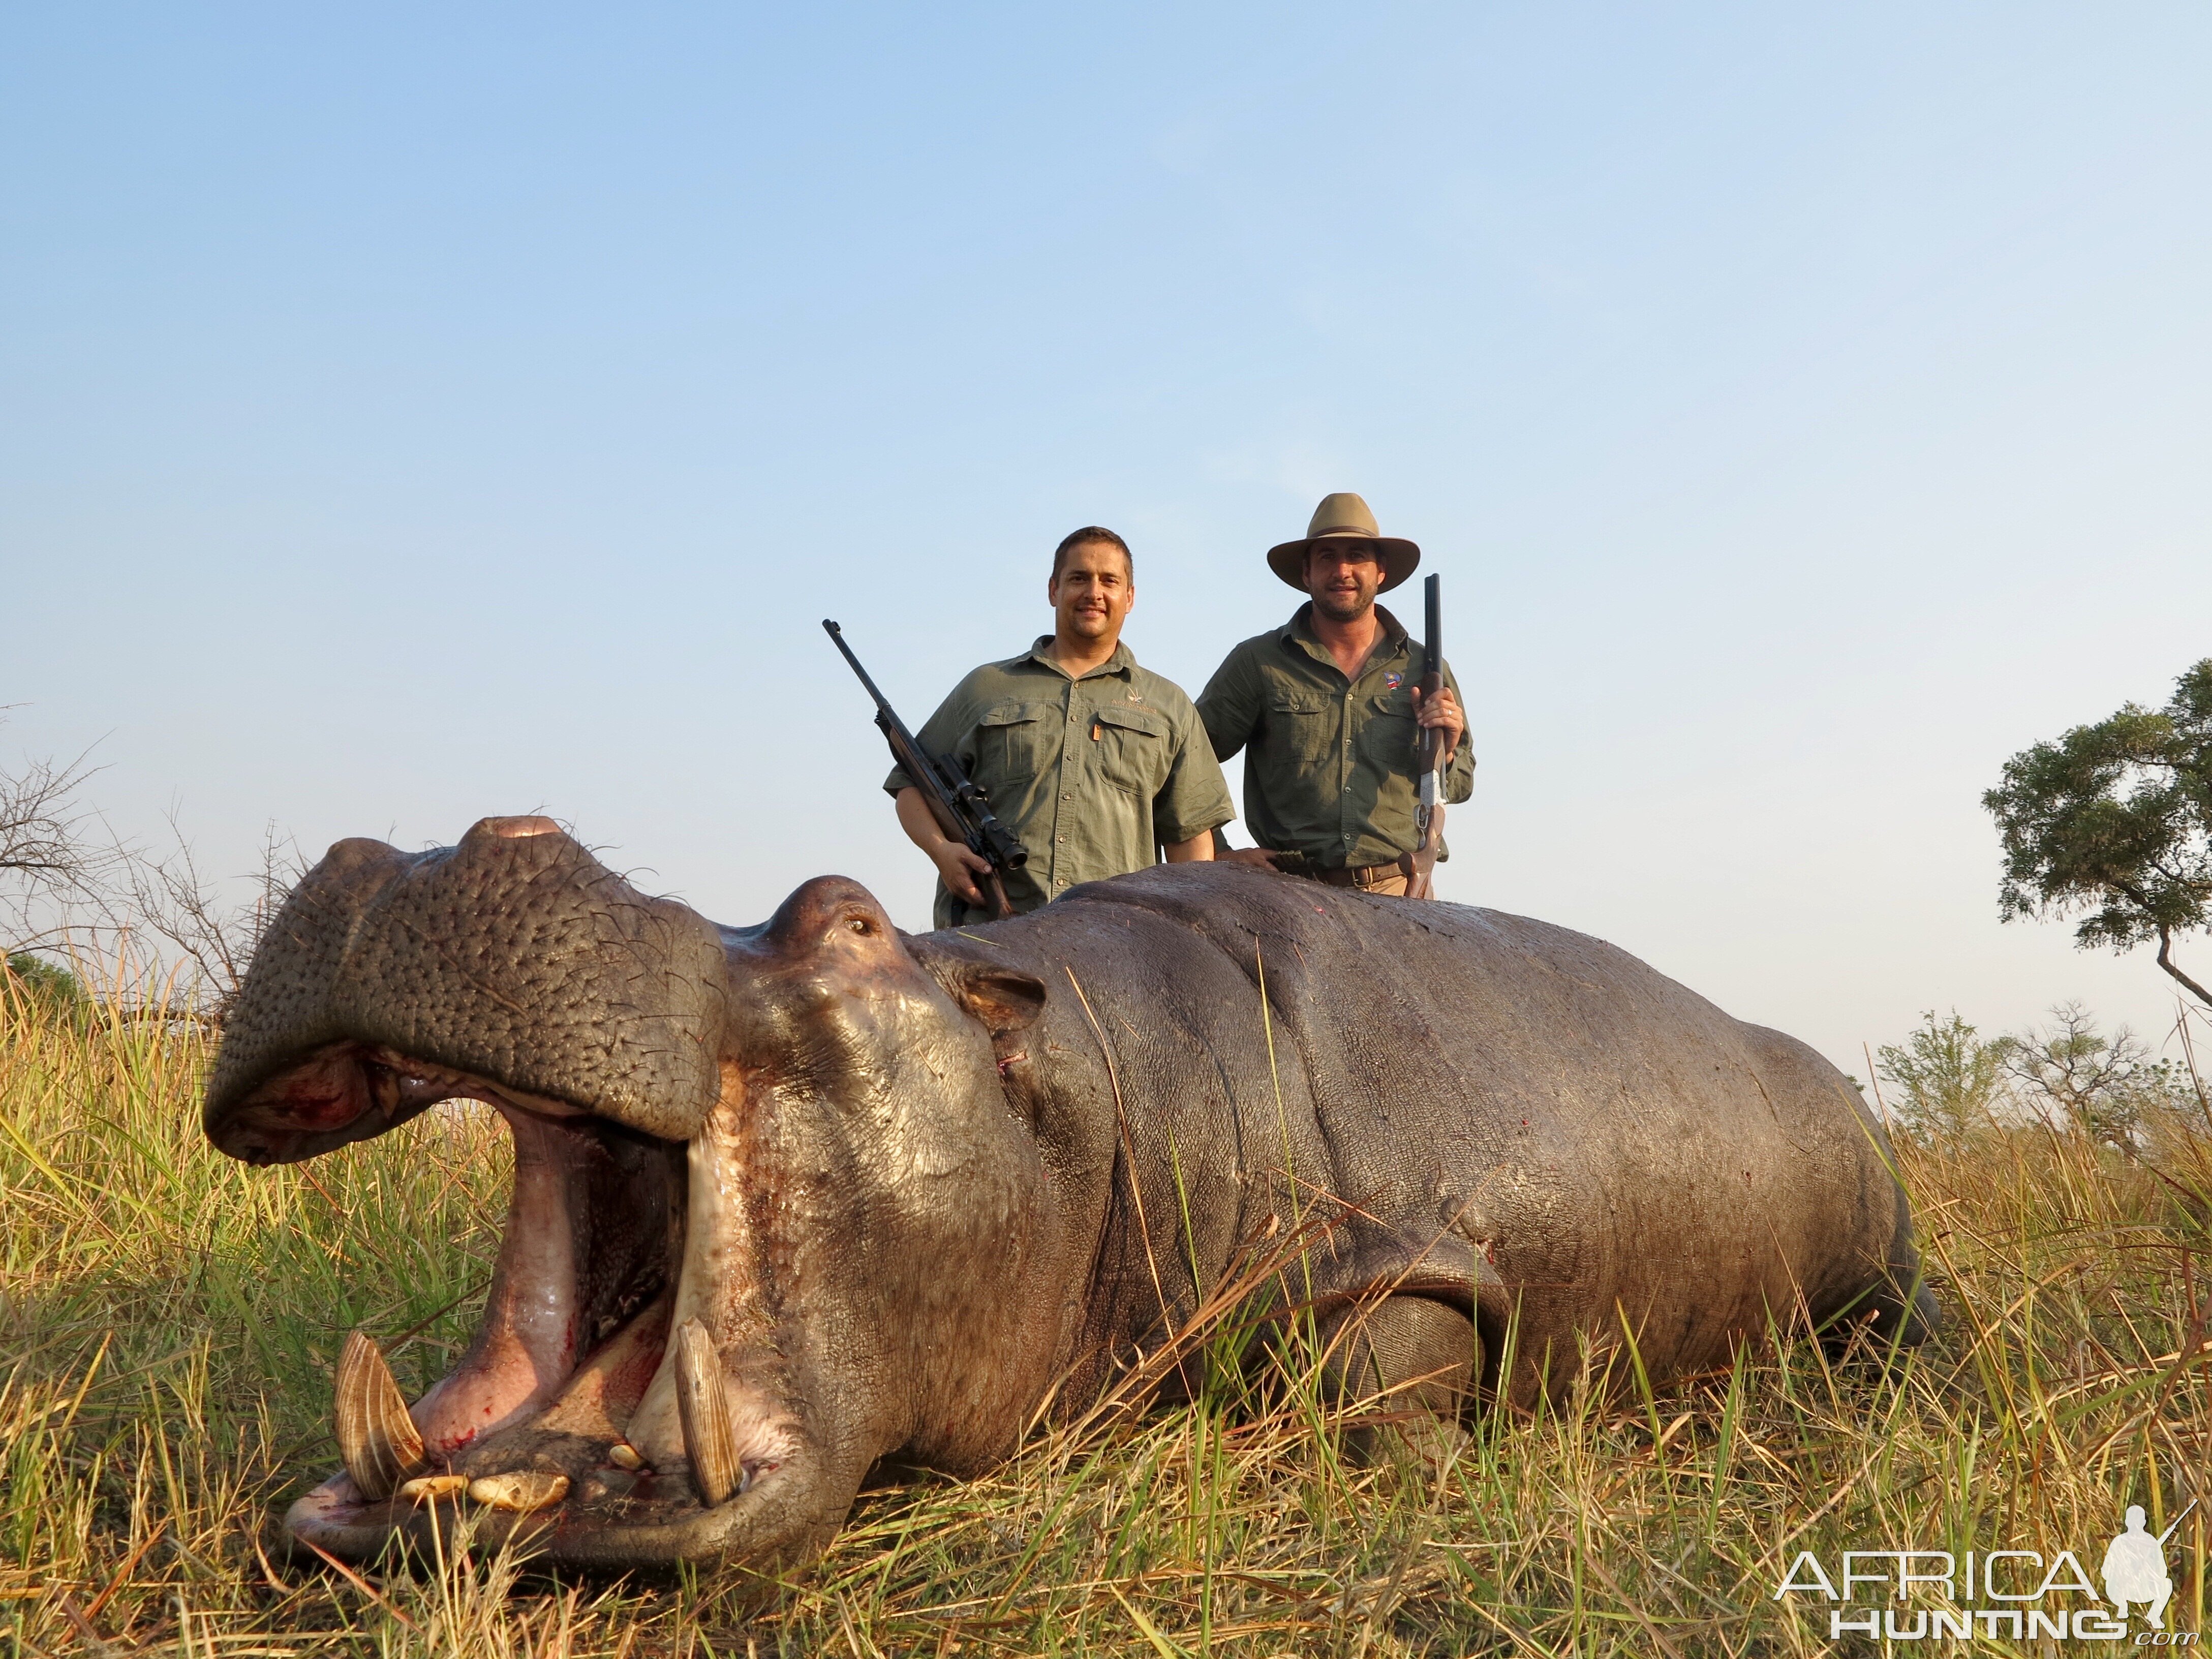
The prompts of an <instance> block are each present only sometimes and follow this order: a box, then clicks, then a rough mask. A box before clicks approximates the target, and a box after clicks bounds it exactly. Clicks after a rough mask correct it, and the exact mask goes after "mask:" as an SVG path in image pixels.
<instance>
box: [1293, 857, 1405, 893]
mask: <svg viewBox="0 0 2212 1659" xmlns="http://www.w3.org/2000/svg"><path fill="white" fill-rule="evenodd" d="M1408 862H1410V860H1407V859H1393V860H1390V862H1389V863H1388V864H1362V865H1358V866H1346V865H1339V866H1337V867H1336V868H1334V869H1333V870H1309V871H1308V872H1307V873H1308V874H1309V875H1310V876H1312V877H1313V878H1314V879H1315V880H1316V881H1325V882H1327V883H1328V884H1329V885H1330V886H1331V887H1374V886H1377V885H1379V884H1382V883H1383V882H1386V881H1389V880H1392V879H1395V878H1397V877H1399V876H1405V875H1407V874H1408V872H1407V868H1406V866H1407V863H1408Z"/></svg>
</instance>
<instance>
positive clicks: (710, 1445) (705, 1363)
mask: <svg viewBox="0 0 2212 1659" xmlns="http://www.w3.org/2000/svg"><path fill="white" fill-rule="evenodd" d="M676 1415H677V1418H678V1420H679V1421H680V1422H681V1423H682V1424H683V1425H684V1455H686V1456H688V1457H690V1460H691V1484H692V1485H693V1486H696V1487H698V1488H699V1495H700V1496H701V1497H702V1498H705V1499H706V1500H707V1503H708V1507H709V1508H712V1507H713V1506H714V1505H715V1504H720V1503H721V1502H723V1501H724V1500H725V1499H726V1498H729V1496H730V1495H731V1494H732V1492H738V1491H739V1490H741V1489H742V1488H743V1486H744V1477H745V1472H744V1464H743V1463H742V1462H740V1461H739V1460H738V1432H737V1427H736V1425H734V1424H732V1422H731V1421H730V1399H729V1395H727V1394H726V1393H725V1392H724V1391H723V1388H722V1357H721V1356H720V1354H718V1353H716V1352H714V1339H713V1338H712V1337H710V1336H708V1334H707V1328H706V1327H705V1326H704V1325H702V1324H701V1323H700V1322H698V1321H697V1320H696V1319H687V1320H685V1321H684V1322H683V1324H681V1325H680V1326H678V1328H677V1331H676Z"/></svg>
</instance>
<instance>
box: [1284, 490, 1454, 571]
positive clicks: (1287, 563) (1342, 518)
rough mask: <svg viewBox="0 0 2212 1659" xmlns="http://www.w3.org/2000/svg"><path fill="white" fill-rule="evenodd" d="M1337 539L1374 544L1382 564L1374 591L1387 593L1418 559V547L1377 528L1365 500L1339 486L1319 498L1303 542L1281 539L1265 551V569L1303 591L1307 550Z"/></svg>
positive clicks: (1419, 553) (1379, 561)
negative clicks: (1320, 543)
mask: <svg viewBox="0 0 2212 1659" xmlns="http://www.w3.org/2000/svg"><path fill="white" fill-rule="evenodd" d="M1338 541H1346V542H1349V541H1357V542H1364V543H1371V544H1373V546H1374V549H1375V557H1376V562H1378V563H1380V564H1381V565H1382V567H1383V586H1382V587H1381V588H1380V589H1378V590H1377V591H1378V592H1384V593H1388V592H1389V591H1390V590H1391V589H1392V588H1394V587H1395V586H1397V585H1398V584H1399V583H1400V582H1402V581H1403V580H1406V578H1407V577H1408V576H1410V575H1412V574H1413V567H1414V566H1416V565H1418V564H1419V563H1420V562H1421V550H1420V549H1419V548H1418V547H1416V546H1414V545H1413V543H1411V542H1409V541H1407V539H1406V538H1404V537H1402V536H1385V535H1383V534H1382V533H1381V532H1379V531H1378V530H1377V529H1376V526H1375V515H1374V514H1373V513H1370V512H1369V511H1368V510H1367V503H1366V502H1365V501H1362V500H1361V499H1360V498H1359V497H1358V496H1357V495H1353V494H1352V492H1351V491H1350V490H1348V489H1340V490H1339V491H1337V492H1336V494H1335V495H1324V496H1322V501H1321V505H1320V506H1319V507H1316V508H1314V515H1313V522H1312V523H1311V524H1310V525H1308V526H1306V533H1305V538H1304V540H1303V541H1295V542H1284V543H1283V544H1280V545H1279V546H1276V547H1271V548H1269V549H1268V550H1267V568H1269V569H1270V570H1272V571H1273V572H1274V573H1275V574H1277V575H1278V576H1280V577H1281V578H1282V579H1283V580H1285V581H1286V582H1288V583H1289V584H1290V585H1291V586H1293V587H1295V588H1297V590H1298V592H1301V593H1303V592H1305V591H1306V550H1307V549H1308V548H1310V547H1311V546H1312V545H1313V544H1315V543H1316V542H1338Z"/></svg>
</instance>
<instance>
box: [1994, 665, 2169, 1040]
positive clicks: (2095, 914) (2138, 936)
mask: <svg viewBox="0 0 2212 1659" xmlns="http://www.w3.org/2000/svg"><path fill="white" fill-rule="evenodd" d="M1982 805H1984V807H1986V808H1988V809H1989V811H1990V814H1991V815H1992V816H1993V817H1995V818H1996V822H1997V830H1998V833H1999V835H2000V836H2002V840H2003V844H2004V858H2005V871H2004V881H2003V884H2002V885H2001V886H2000V887H1999V889H1998V891H1997V903H1998V909H1999V912H2000V914H2001V915H2002V916H2003V918H2004V919H2005V920H2006V921H2012V920H2013V919H2014V918H2015V917H2016V916H2046V915H2049V916H2064V915H2080V914H2081V913H2083V912H2087V915H2085V916H2084V917H2083V920H2082V922H2081V926H2080V927H2078V928H2076V929H2075V934H2074V937H2075V941H2076V942H2077V943H2078V944H2080V945H2081V946H2082V947H2083V948H2085V949H2086V948H2087V947H2089V946H2091V945H2109V946H2111V947H2112V949H2114V950H2126V949H2128V948H2129V947H2130V946H2132V945H2143V944H2148V943H2149V942H2150V941H2151V940H2153V939H2156V940H2157V941H2158V965H2159V966H2160V968H2162V969H2165V970H2166V972H2167V973H2168V974H2171V975H2172V976H2173V978H2174V980H2175V981H2177V982H2178V983H2179V984H2180V985H2182V986H2184V987H2186V988H2187V989H2188V990H2189V991H2190V992H2191V994H2193V995H2195V996H2196V997H2197V1000H2199V1001H2201V1002H2203V1004H2204V1005H2205V1006H2207V1007H2208V1008H2212V991H2208V990H2206V989H2205V988H2204V987H2203V985H2201V984H2199V983H2198V982H2197V981H2196V980H2194V979H2192V978H2191V977H2190V976H2189V975H2187V974H2186V973H2184V972H2183V971H2182V969H2181V967H2180V965H2179V963H2176V962H2175V961H2174V959H2173V937H2174V935H2175V934H2177V933H2191V932H2192V931H2194V930H2196V929H2198V928H2203V927H2212V657H2208V658H2206V659H2204V660H2203V662H2200V663H2198V664H2197V665H2196V666H2195V667H2194V668H2191V670H2189V671H2188V672H2186V673H2185V674H2184V675H2182V677H2181V678H2180V681H2179V683H2178V684H2176V685H2175V687H2174V691H2173V696H2172V698H2171V699H2170V700H2169V701H2168V702H2167V703H2166V707H2165V708H2162V709H2156V710H2153V709H2147V708H2139V707H2137V706H2136V704H2134V703H2129V704H2127V705H2126V706H2125V707H2124V708H2122V709H2121V710H2120V712H2119V713H2118V714H2114V715H2112V716H2111V717H2110V718H2109V719H2106V720H2100V721H2098V722H2097V723H2096V724H2095V725H2093V726H2075V728H2074V729H2073V730H2072V731H2070V732H2067V733H2066V735H2065V736H2064V737H2063V738H2059V739H2058V741H2057V742H2056V743H2039V744H2036V745H2035V746H2034V747H2033V749H2028V750H2022V751H2021V753H2019V754H2017V755H2015V756H2014V757H2012V758H2011V759H2010V760H2008V761H2007V762H2006V763H2005V768H2004V781H2003V782H2002V783H2001V784H2000V785H1998V786H1997V787H1996V788H1994V789H1992V790H1990V791H1989V792H1988V793H1986V794H1984V796H1983V797H1982Z"/></svg>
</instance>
